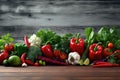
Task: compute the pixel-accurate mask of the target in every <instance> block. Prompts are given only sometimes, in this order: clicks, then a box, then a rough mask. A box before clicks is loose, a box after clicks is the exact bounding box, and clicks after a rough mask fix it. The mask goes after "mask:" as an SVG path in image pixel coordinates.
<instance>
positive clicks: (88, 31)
mask: <svg viewBox="0 0 120 80" xmlns="http://www.w3.org/2000/svg"><path fill="white" fill-rule="evenodd" d="M92 30H93V29H92V28H91V27H88V28H85V35H86V38H87V39H89V38H90V37H89V36H90V34H91V32H92Z"/></svg>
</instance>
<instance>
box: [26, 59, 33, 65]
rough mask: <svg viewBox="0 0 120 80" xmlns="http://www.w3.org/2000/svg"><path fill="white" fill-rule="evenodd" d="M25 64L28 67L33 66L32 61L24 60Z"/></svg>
mask: <svg viewBox="0 0 120 80" xmlns="http://www.w3.org/2000/svg"><path fill="white" fill-rule="evenodd" d="M25 63H26V64H28V65H30V66H34V63H33V62H32V61H30V60H29V59H26V60H25Z"/></svg>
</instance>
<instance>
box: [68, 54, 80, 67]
mask: <svg viewBox="0 0 120 80" xmlns="http://www.w3.org/2000/svg"><path fill="white" fill-rule="evenodd" d="M79 60H80V55H79V53H78V52H70V53H69V55H68V63H69V64H72V65H75V64H78V63H79Z"/></svg>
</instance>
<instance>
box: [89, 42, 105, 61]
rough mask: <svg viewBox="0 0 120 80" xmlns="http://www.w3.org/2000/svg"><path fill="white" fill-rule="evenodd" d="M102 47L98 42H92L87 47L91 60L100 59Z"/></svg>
mask: <svg viewBox="0 0 120 80" xmlns="http://www.w3.org/2000/svg"><path fill="white" fill-rule="evenodd" d="M102 52H103V47H102V46H101V45H100V44H99V43H94V44H92V45H90V47H89V58H90V60H91V61H94V60H100V59H102Z"/></svg>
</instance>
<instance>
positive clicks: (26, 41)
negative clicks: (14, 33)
mask: <svg viewBox="0 0 120 80" xmlns="http://www.w3.org/2000/svg"><path fill="white" fill-rule="evenodd" d="M24 42H25V44H26V45H27V47H28V48H29V47H30V43H29V41H28V36H24Z"/></svg>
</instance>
